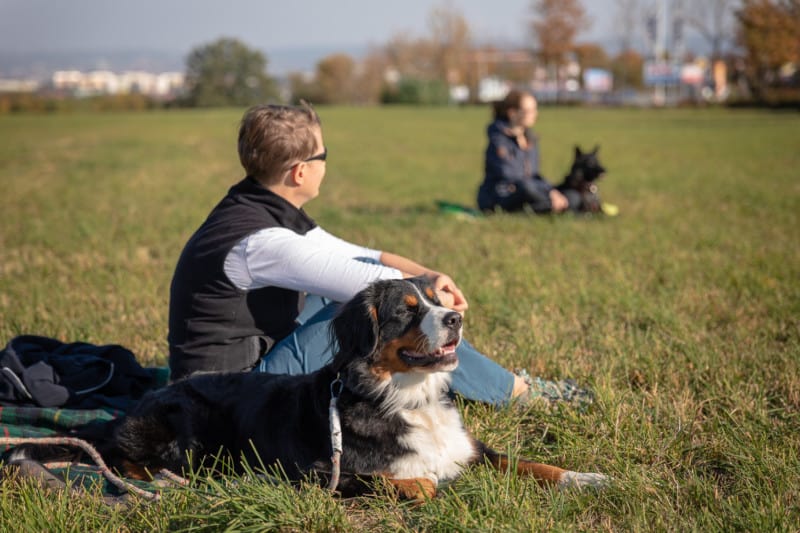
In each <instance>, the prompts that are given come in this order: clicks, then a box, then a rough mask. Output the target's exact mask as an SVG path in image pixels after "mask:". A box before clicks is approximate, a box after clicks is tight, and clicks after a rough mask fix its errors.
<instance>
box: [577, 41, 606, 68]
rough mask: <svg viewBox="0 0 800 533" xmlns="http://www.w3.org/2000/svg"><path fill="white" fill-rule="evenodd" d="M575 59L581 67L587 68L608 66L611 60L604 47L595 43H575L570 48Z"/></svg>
mask: <svg viewBox="0 0 800 533" xmlns="http://www.w3.org/2000/svg"><path fill="white" fill-rule="evenodd" d="M572 52H573V53H574V54H575V59H576V60H577V61H578V64H579V65H580V66H581V68H582V69H587V68H608V67H609V66H610V63H611V61H610V60H609V59H608V54H607V53H606V50H605V48H603V47H602V46H600V45H599V44H595V43H580V44H576V45H575V48H573V49H572Z"/></svg>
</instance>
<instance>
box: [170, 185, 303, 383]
mask: <svg viewBox="0 0 800 533" xmlns="http://www.w3.org/2000/svg"><path fill="white" fill-rule="evenodd" d="M274 227H280V228H288V229H290V230H292V231H294V232H296V233H299V234H301V235H305V234H306V233H307V232H308V231H310V230H311V229H313V228H314V227H316V223H315V222H314V221H313V220H312V219H311V218H310V217H309V216H308V215H306V213H305V212H304V211H303V210H302V209H297V208H296V207H294V206H293V205H292V204H290V203H289V202H287V201H286V200H284V199H283V198H281V197H280V196H278V195H277V194H275V193H273V192H272V191H269V190H268V189H266V188H264V187H263V186H262V185H261V184H259V183H258V182H257V181H256V180H255V179H253V178H250V177H247V178H245V179H243V180H242V181H240V182H239V183H237V184H236V185H234V186H233V187H231V189H230V190H229V191H228V194H227V195H226V196H225V198H223V199H222V201H221V202H220V203H219V204H218V205H217V206H216V207H215V208H214V210H213V211H211V214H210V215H209V216H208V218H207V219H206V221H205V222H204V223H203V225H202V226H200V228H199V229H198V230H197V231H196V232H195V234H194V235H192V238H191V239H189V242H188V243H186V247H185V248H184V249H183V252H182V253H181V256H180V259H179V260H178V266H177V267H176V268H175V274H174V276H173V278H172V285H171V286H170V302H169V335H168V337H167V340H168V341H169V367H170V372H171V378H172V379H173V380H175V379H180V378H183V377H185V376H187V375H189V374H191V373H192V372H195V371H198V370H203V371H225V372H239V371H244V370H249V369H251V368H253V366H255V364H256V362H257V361H258V359H259V358H260V357H261V356H262V355H263V354H264V353H265V352H267V351H268V350H269V349H270V348H271V347H272V346H273V345H274V344H275V342H277V341H279V340H280V339H282V338H283V337H285V336H286V335H288V334H289V333H291V332H292V331H293V330H294V329H295V327H297V323H296V322H295V319H296V318H297V315H298V314H299V312H300V310H301V309H302V307H303V301H304V295H303V294H301V293H298V292H297V291H292V290H288V289H282V288H279V287H263V288H260V289H256V290H252V291H244V290H241V289H238V288H237V287H236V286H235V285H233V283H231V281H230V280H229V279H228V276H227V275H226V274H225V271H224V263H225V258H226V257H227V255H228V252H230V250H231V248H233V247H234V246H235V245H236V243H238V242H239V241H241V240H242V239H243V238H244V237H246V236H247V235H250V234H251V233H255V232H257V231H259V230H262V229H265V228H274Z"/></svg>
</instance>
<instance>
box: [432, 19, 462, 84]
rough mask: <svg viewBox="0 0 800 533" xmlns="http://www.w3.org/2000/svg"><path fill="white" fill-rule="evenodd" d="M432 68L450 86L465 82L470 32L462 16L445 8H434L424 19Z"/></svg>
mask: <svg viewBox="0 0 800 533" xmlns="http://www.w3.org/2000/svg"><path fill="white" fill-rule="evenodd" d="M428 28H429V31H430V35H431V39H430V40H431V51H432V53H433V67H434V68H435V69H436V71H437V75H438V77H439V79H442V80H445V81H447V82H448V83H450V84H455V83H464V81H465V80H466V78H467V68H468V64H469V61H468V57H467V56H468V54H469V51H470V47H471V45H470V39H471V37H470V29H469V24H467V21H466V19H465V18H464V16H463V15H462V14H461V13H460V12H459V11H457V10H456V9H454V8H453V7H452V6H449V5H442V6H440V7H436V8H434V9H433V10H432V11H431V13H430V16H429V19H428Z"/></svg>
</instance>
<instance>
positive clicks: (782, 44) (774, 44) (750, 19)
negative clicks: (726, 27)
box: [736, 0, 800, 99]
mask: <svg viewBox="0 0 800 533" xmlns="http://www.w3.org/2000/svg"><path fill="white" fill-rule="evenodd" d="M736 19H737V21H738V31H737V36H736V37H737V41H738V43H739V45H740V46H742V48H743V49H744V51H745V61H746V76H747V81H748V84H749V85H750V88H751V90H752V91H753V93H754V95H755V96H756V98H759V99H763V98H764V96H765V94H764V93H765V89H766V88H767V87H769V86H770V85H772V84H774V80H775V79H776V78H777V71H778V70H779V69H780V68H781V67H782V66H783V65H785V64H787V63H794V64H795V65H797V64H800V0H744V1H743V3H742V7H741V9H739V10H738V11H737V12H736Z"/></svg>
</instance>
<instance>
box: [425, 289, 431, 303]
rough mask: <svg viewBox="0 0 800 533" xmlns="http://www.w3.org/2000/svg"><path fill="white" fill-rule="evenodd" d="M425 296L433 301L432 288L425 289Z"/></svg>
mask: <svg viewBox="0 0 800 533" xmlns="http://www.w3.org/2000/svg"><path fill="white" fill-rule="evenodd" d="M425 296H427V297H428V298H430V299H431V300H433V289H431V288H430V287H425Z"/></svg>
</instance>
